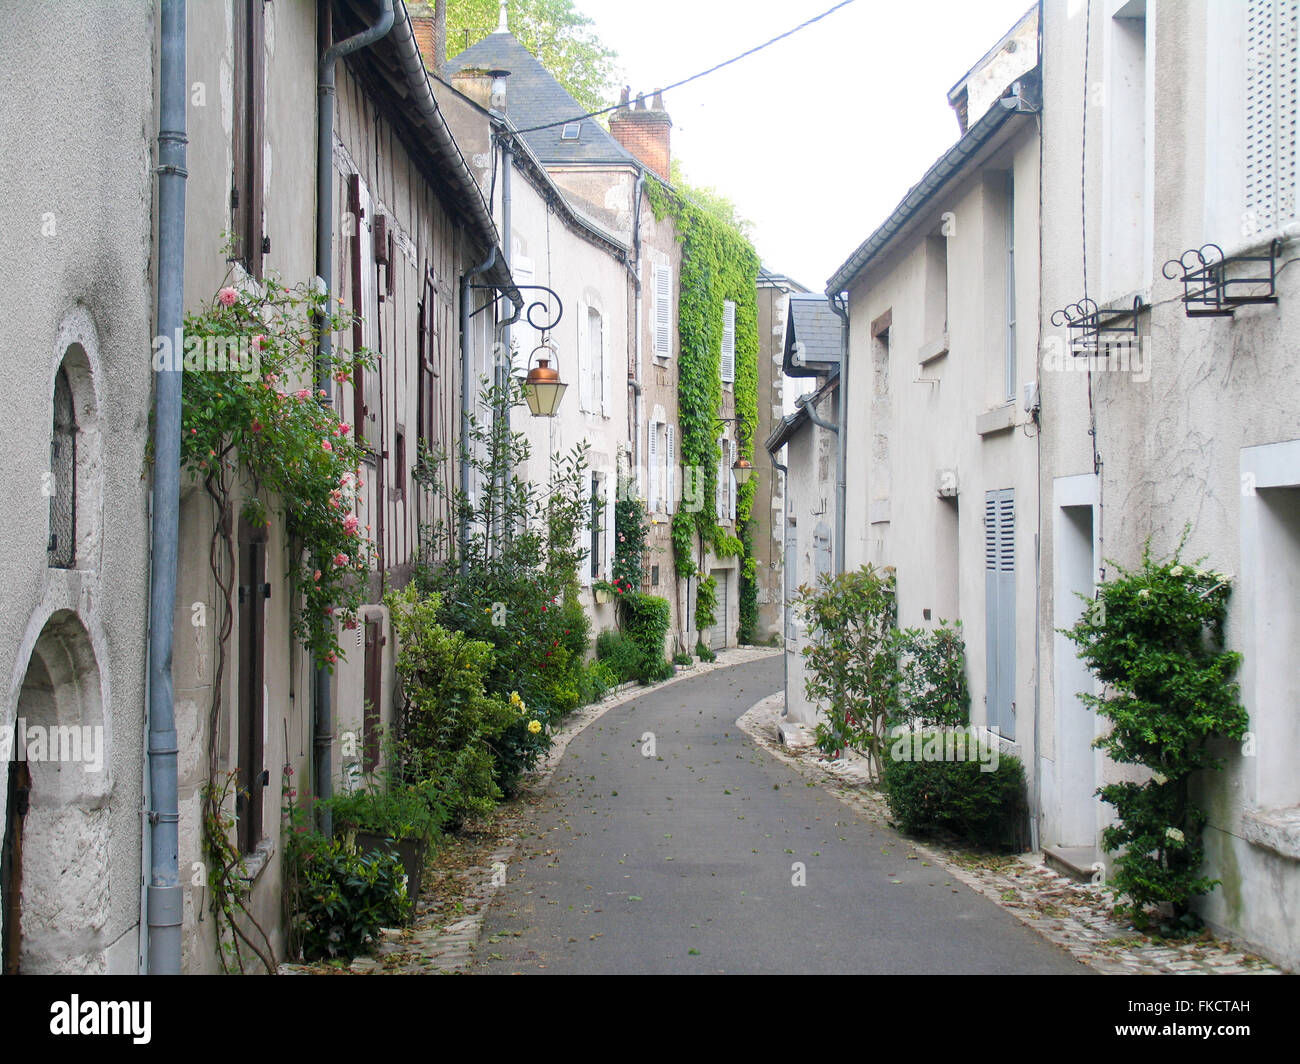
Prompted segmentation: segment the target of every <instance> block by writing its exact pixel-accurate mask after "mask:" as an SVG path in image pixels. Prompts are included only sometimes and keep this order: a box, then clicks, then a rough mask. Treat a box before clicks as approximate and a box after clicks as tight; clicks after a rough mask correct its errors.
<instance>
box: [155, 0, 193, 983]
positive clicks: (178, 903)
mask: <svg viewBox="0 0 1300 1064" xmlns="http://www.w3.org/2000/svg"><path fill="white" fill-rule="evenodd" d="M185 13H186V12H185V0H162V17H161V25H160V31H161V32H160V43H161V60H160V64H159V77H158V171H157V172H158V309H157V328H158V335H159V336H166V337H174V338H175V348H174V350H176V351H180V350H182V348H183V344H182V343H181V341H182V340H183V339H184V323H185V313H184V312H185V305H184V304H185V180H186V177H187V172H186V170H185V145H186V143H187V138H186V135H185V109H186V106H187V104H188V102H189V93H188V90H187V88H186V85H185V46H186V32H185ZM182 373H183V368H182V367H181V364H180V361H179V360H177V359H173V360H172V361H171V363H170V365H169V366H165V367H164V368H163V369H160V370H159V371H158V375H157V378H156V383H155V386H154V463H153V500H152V511H153V514H152V516H153V520H152V523H151V527H150V533H149V536H150V552H149V553H150V557H149V659H148V671H147V672H146V682H147V684H148V692H149V694H148V702H149V705H148V713H149V753H148V761H149V783H148V795H149V804H150V807H151V808H150V809H149V814H148V817H149V885H148V887H147V888H146V891H145V907H146V912H147V916H146V919H147V927H148V937H149V943H148V972H149V974H150V975H179V974H180V971H181V923H182V919H183V912H184V895H183V892H182V888H181V885H180V869H179V864H178V859H177V854H178V841H179V840H178V834H179V824H180V807H179V802H178V794H177V790H178V787H177V774H176V757H177V750H178V744H177V738H176V707H175V704H174V701H173V698H174V693H173V689H172V642H173V635H174V624H175V620H174V619H175V612H176V556H177V543H178V539H179V526H180V484H181V385H182V383H183V380H184V378H183V376H182Z"/></svg>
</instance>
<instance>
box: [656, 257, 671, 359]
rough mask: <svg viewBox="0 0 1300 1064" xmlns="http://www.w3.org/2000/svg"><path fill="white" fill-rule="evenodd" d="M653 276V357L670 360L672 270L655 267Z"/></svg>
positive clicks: (667, 267) (669, 267)
mask: <svg viewBox="0 0 1300 1064" xmlns="http://www.w3.org/2000/svg"><path fill="white" fill-rule="evenodd" d="M654 275H655V299H654V304H655V357H656V358H671V357H672V353H673V303H672V299H673V270H672V267H671V266H656V267H655V269H654Z"/></svg>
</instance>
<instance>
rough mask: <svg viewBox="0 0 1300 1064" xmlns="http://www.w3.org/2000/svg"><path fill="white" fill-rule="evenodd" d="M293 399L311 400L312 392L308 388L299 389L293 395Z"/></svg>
mask: <svg viewBox="0 0 1300 1064" xmlns="http://www.w3.org/2000/svg"><path fill="white" fill-rule="evenodd" d="M293 397H294V398H295V399H309V398H310V397H311V392H310V391H309V390H308V389H306V388H299V389H298V390H297V391H296V392H294V393H293Z"/></svg>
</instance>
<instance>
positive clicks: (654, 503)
mask: <svg viewBox="0 0 1300 1064" xmlns="http://www.w3.org/2000/svg"><path fill="white" fill-rule="evenodd" d="M647 454H648V455H649V457H650V460H649V462H648V463H647V465H648V466H649V468H648V470H647V471H646V472H647V476H648V478H649V481H650V485H649V497H648V499H647V500H646V505H647V507H648V508H649V510H650V512H651V513H654V512H655V511H656V510H657V509H658V508H659V426H658V425H657V424H656V423H655V422H653V421H652V422H650V446H649V448H648V450H647Z"/></svg>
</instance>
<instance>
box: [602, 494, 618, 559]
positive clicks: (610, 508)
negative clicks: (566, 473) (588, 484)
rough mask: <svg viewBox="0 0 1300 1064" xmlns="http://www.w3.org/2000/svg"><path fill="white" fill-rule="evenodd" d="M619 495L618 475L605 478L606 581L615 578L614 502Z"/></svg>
mask: <svg viewBox="0 0 1300 1064" xmlns="http://www.w3.org/2000/svg"><path fill="white" fill-rule="evenodd" d="M617 494H618V475H617V474H614V475H613V476H606V477H605V538H604V542H605V558H604V562H603V566H602V567H603V570H604V573H605V579H606V580H609V579H612V578H613V576H614V535H615V530H614V501H615V496H616V495H617Z"/></svg>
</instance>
